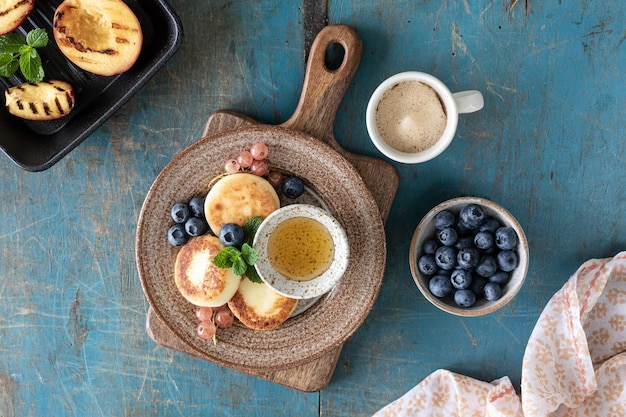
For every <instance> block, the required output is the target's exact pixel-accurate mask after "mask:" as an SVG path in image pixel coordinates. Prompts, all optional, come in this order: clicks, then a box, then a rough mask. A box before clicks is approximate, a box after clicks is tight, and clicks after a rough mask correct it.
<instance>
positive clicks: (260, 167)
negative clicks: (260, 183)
mask: <svg viewBox="0 0 626 417" xmlns="http://www.w3.org/2000/svg"><path fill="white" fill-rule="evenodd" d="M267 171H269V166H268V165H267V162H265V161H264V160H255V161H254V162H252V165H250V172H251V173H252V174H254V175H258V176H259V177H262V176H263V175H265V174H267Z"/></svg>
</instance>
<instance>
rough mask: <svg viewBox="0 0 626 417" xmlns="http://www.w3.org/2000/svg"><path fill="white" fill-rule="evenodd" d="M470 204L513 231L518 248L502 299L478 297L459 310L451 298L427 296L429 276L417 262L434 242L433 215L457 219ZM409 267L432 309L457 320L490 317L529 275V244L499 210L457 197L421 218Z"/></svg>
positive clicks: (509, 217)
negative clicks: (427, 244)
mask: <svg viewBox="0 0 626 417" xmlns="http://www.w3.org/2000/svg"><path fill="white" fill-rule="evenodd" d="M470 203H474V204H478V205H479V206H481V207H482V208H483V210H484V212H485V216H490V217H493V218H495V219H497V220H498V221H499V222H500V224H501V225H502V226H509V227H512V228H513V229H514V230H515V232H516V233H517V236H518V244H517V247H516V248H515V249H514V251H515V252H516V254H517V257H518V260H519V264H518V266H517V267H516V268H515V269H514V270H513V271H512V272H511V273H510V278H509V281H508V282H507V283H506V285H503V286H502V296H501V298H500V299H498V300H496V301H488V300H486V299H484V297H481V296H478V297H477V300H476V303H475V304H474V305H473V306H472V307H460V306H458V305H457V304H456V303H455V302H454V299H453V297H452V296H451V295H449V296H446V297H443V298H438V297H435V296H434V295H433V294H432V293H431V292H430V290H429V285H428V284H429V281H430V279H431V278H432V276H426V275H424V274H422V273H421V272H420V270H419V268H418V260H419V258H420V257H421V256H422V255H423V254H424V253H423V247H424V243H425V242H426V241H428V240H430V239H436V236H435V233H436V229H435V225H434V217H435V215H437V213H439V212H441V211H442V210H449V211H450V212H452V213H453V214H455V215H458V213H459V212H460V210H461V208H462V207H464V206H465V205H467V204H470ZM409 265H410V268H411V275H413V280H414V281H415V284H416V285H417V287H418V288H419V290H420V292H421V293H422V294H423V295H424V297H426V299H427V300H428V301H430V302H431V303H432V304H433V305H435V306H436V307H438V308H440V309H441V310H443V311H446V312H448V313H451V314H455V315H458V316H482V315H484V314H489V313H492V312H494V311H496V310H498V309H499V308H501V307H503V306H504V305H506V304H507V303H509V302H510V301H511V300H512V299H513V298H514V297H515V295H516V294H517V293H518V291H519V290H520V289H521V288H522V285H523V284H524V280H525V279H526V273H527V271H528V242H527V240H526V235H525V234H524V230H523V229H522V227H521V226H520V225H519V223H518V222H517V220H516V219H515V218H514V217H513V216H512V215H511V214H510V213H509V212H508V211H506V210H505V209H504V208H502V207H501V206H499V205H497V204H496V203H494V202H492V201H489V200H486V199H483V198H477V197H458V198H454V199H451V200H448V201H444V202H443V203H441V204H439V205H437V206H436V207H434V208H433V209H431V210H430V211H429V212H428V213H426V215H425V216H424V217H423V218H422V220H421V221H420V223H419V224H418V226H417V228H416V229H415V232H414V233H413V238H412V240H411V246H410V250H409ZM473 275H474V274H473Z"/></svg>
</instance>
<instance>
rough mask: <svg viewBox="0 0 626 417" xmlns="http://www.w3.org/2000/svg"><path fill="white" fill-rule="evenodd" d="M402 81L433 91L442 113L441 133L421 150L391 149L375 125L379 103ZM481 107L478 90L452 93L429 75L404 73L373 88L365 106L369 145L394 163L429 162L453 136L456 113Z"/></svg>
mask: <svg viewBox="0 0 626 417" xmlns="http://www.w3.org/2000/svg"><path fill="white" fill-rule="evenodd" d="M404 81H419V82H421V83H422V84H425V85H427V86H428V87H430V88H431V89H432V90H434V92H435V93H436V94H437V96H439V102H440V103H441V107H442V111H443V113H445V118H446V120H445V122H441V123H443V124H444V126H441V130H442V133H441V135H440V137H439V138H438V139H436V140H435V143H434V145H432V146H430V147H429V148H427V149H424V150H421V151H415V152H413V151H410V152H407V151H404V150H399V149H397V147H393V146H391V145H390V144H389V143H387V142H386V141H385V138H383V137H382V136H381V134H380V132H379V127H378V124H377V122H376V116H377V112H378V109H379V104H380V103H381V99H382V98H383V96H384V94H385V93H386V92H388V91H389V90H391V89H392V88H393V87H395V86H396V85H398V84H400V83H403V82H404ZM483 106H484V100H483V96H482V94H481V93H480V91H477V90H469V91H461V92H457V93H452V92H451V91H450V90H449V89H448V87H446V86H445V84H444V83H442V82H441V81H440V80H439V79H437V78H435V77H433V76H432V75H430V74H426V73H423V72H417V71H407V72H402V73H399V74H396V75H394V76H392V77H390V78H388V79H386V80H385V81H384V82H383V83H382V84H380V85H379V86H378V88H376V90H375V91H374V93H373V94H372V96H371V98H370V100H369V103H368V105H367V111H366V115H365V121H366V124H367V131H368V133H369V135H370V138H371V140H372V142H373V143H374V145H375V146H376V148H378V150H379V151H380V152H381V153H382V154H383V155H385V156H387V157H388V158H390V159H392V160H394V161H397V162H402V163H407V164H414V163H419V162H426V161H429V160H431V159H433V158H435V157H436V156H438V155H439V154H441V153H442V152H443V151H444V150H446V148H447V147H448V145H450V143H451V142H452V139H453V138H454V135H455V133H456V128H457V125H458V119H459V114H461V113H472V112H475V111H478V110H480V109H482V108H483ZM407 123H411V122H407Z"/></svg>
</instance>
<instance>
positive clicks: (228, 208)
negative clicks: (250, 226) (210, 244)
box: [204, 173, 280, 235]
mask: <svg viewBox="0 0 626 417" xmlns="http://www.w3.org/2000/svg"><path fill="white" fill-rule="evenodd" d="M279 207H280V200H279V199H278V194H276V191H275V190H274V187H272V185H271V184H270V183H269V182H267V180H265V179H264V178H261V177H259V176H257V175H252V174H246V173H240V174H231V175H228V176H226V177H224V178H222V179H220V180H219V181H218V182H217V183H216V184H215V185H214V186H213V187H212V188H211V190H210V191H209V193H208V194H207V197H206V200H205V203H204V213H205V216H206V220H207V222H208V223H209V226H210V227H211V230H212V231H213V233H215V234H216V235H219V232H220V228H221V227H222V226H223V225H225V224H226V223H236V224H238V225H243V224H244V223H245V222H246V221H247V220H248V219H250V218H251V217H254V216H261V217H262V218H266V217H267V216H268V215H269V214H270V213H272V212H273V211H274V210H277V209H278V208H279Z"/></svg>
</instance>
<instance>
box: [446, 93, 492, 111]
mask: <svg viewBox="0 0 626 417" xmlns="http://www.w3.org/2000/svg"><path fill="white" fill-rule="evenodd" d="M452 97H454V101H455V102H456V108H457V111H458V112H459V113H474V112H475V111H478V110H480V109H482V108H483V107H484V105H485V100H484V99H483V95H482V93H481V92H480V91H478V90H468V91H459V92H458V93H452Z"/></svg>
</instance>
